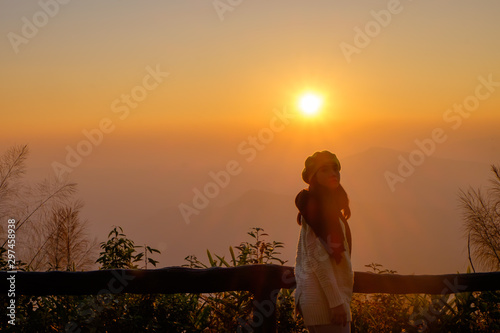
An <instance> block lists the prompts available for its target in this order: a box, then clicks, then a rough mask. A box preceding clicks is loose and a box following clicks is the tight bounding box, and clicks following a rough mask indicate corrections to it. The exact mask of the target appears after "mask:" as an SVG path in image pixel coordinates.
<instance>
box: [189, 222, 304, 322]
mask: <svg viewBox="0 0 500 333" xmlns="http://www.w3.org/2000/svg"><path fill="white" fill-rule="evenodd" d="M247 234H248V235H249V236H250V237H251V238H252V241H251V242H248V241H247V242H242V243H240V245H239V246H236V247H235V249H237V250H238V254H237V255H236V254H235V251H234V249H233V247H232V246H230V247H229V254H230V257H231V259H229V262H228V260H226V258H225V257H224V256H220V255H217V254H212V253H211V252H210V251H209V250H207V259H208V263H207V264H205V263H203V262H202V261H200V260H198V258H197V257H196V256H194V255H190V256H187V257H186V258H185V260H186V261H187V262H188V264H185V265H183V266H185V267H190V268H210V267H236V266H243V265H254V264H281V265H283V264H285V263H286V261H283V260H281V259H280V258H278V255H279V254H280V253H279V252H278V251H277V250H278V249H280V248H283V243H282V242H276V241H273V242H268V241H266V240H265V238H264V237H265V236H269V235H268V234H266V233H264V229H262V228H252V229H251V231H250V232H248V233H247ZM200 299H201V300H202V301H203V304H202V306H203V307H205V308H206V309H208V313H209V316H208V322H209V327H217V328H218V329H217V330H216V331H217V332H236V331H238V330H240V331H242V332H247V328H246V327H245V325H249V324H248V323H249V322H251V311H252V306H253V304H252V302H253V301H254V299H253V296H252V294H251V293H249V292H246V291H230V292H221V293H212V294H202V295H200ZM294 308H295V306H294V298H293V295H292V291H291V290H280V292H279V294H278V297H277V302H276V311H277V324H278V330H279V332H302V331H303V329H304V328H303V325H302V321H301V320H299V321H297V320H296V319H295V318H294V316H293V314H294Z"/></svg>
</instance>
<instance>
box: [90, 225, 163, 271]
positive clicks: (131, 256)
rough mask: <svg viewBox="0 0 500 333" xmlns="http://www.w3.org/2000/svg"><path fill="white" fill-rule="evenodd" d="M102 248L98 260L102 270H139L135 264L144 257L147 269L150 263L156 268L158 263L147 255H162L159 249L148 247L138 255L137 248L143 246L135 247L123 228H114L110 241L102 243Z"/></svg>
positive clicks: (109, 236) (109, 237)
mask: <svg viewBox="0 0 500 333" xmlns="http://www.w3.org/2000/svg"><path fill="white" fill-rule="evenodd" d="M100 247H101V249H103V251H102V252H101V253H100V254H99V258H98V259H97V260H96V262H97V263H99V264H101V267H100V269H116V268H124V269H135V268H138V266H137V265H136V264H135V263H136V262H138V261H140V260H141V259H142V258H143V257H144V258H145V260H144V266H145V268H147V264H148V262H149V263H150V264H152V265H153V266H155V267H156V264H157V263H158V261H157V260H154V259H152V258H148V256H147V254H148V252H149V253H150V254H153V253H160V251H158V250H157V249H153V248H151V247H149V246H146V245H144V252H140V253H136V248H138V247H141V246H136V245H134V241H133V240H131V239H128V238H126V236H125V234H124V233H123V229H122V228H121V227H114V228H113V230H111V232H110V233H109V234H108V241H107V242H101V244H100Z"/></svg>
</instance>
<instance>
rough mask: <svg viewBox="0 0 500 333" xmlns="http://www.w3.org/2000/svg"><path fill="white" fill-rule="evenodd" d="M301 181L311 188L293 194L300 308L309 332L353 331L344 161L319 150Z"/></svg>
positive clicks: (349, 244)
mask: <svg viewBox="0 0 500 333" xmlns="http://www.w3.org/2000/svg"><path fill="white" fill-rule="evenodd" d="M302 179H303V180H304V181H305V182H306V183H307V184H309V187H308V189H304V190H302V191H300V192H299V194H297V197H296V198H295V205H296V206H297V208H298V209H299V214H298V216H297V222H298V224H299V225H301V230H300V237H299V244H298V247H297V257H296V262H295V278H296V281H297V289H296V292H295V302H296V308H297V311H299V312H300V313H301V314H302V316H303V318H304V324H305V326H306V327H307V329H308V330H309V332H311V333H323V332H325V333H326V332H328V333H332V332H350V322H351V311H350V301H351V298H352V287H353V283H354V275H353V271H352V266H351V232H350V229H349V225H348V224H347V219H348V218H349V217H350V216H351V211H350V209H349V199H348V197H347V193H346V192H345V190H344V188H343V187H342V186H341V185H340V162H339V160H338V159H337V157H336V156H335V155H334V154H332V153H331V152H329V151H326V150H324V151H321V152H316V153H314V154H313V155H312V156H309V157H308V158H307V159H306V161H305V168H304V170H303V171H302Z"/></svg>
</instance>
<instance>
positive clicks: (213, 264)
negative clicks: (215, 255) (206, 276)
mask: <svg viewBox="0 0 500 333" xmlns="http://www.w3.org/2000/svg"><path fill="white" fill-rule="evenodd" d="M207 256H208V261H209V262H210V266H211V267H215V266H217V263H216V262H215V261H214V260H213V259H212V255H211V254H210V251H209V250H208V249H207Z"/></svg>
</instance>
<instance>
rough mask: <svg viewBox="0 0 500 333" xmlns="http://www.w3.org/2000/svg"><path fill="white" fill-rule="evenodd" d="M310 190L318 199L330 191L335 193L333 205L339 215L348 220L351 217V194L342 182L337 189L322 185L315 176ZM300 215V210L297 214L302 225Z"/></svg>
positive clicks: (298, 221)
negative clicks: (349, 194)
mask: <svg viewBox="0 0 500 333" xmlns="http://www.w3.org/2000/svg"><path fill="white" fill-rule="evenodd" d="M308 190H309V193H310V194H311V196H312V197H313V198H316V199H319V198H321V197H322V196H324V195H325V194H327V193H328V192H330V193H331V194H332V195H333V201H332V205H334V207H335V208H336V211H338V214H339V217H340V218H341V219H344V220H346V221H347V220H348V219H349V218H350V217H351V208H350V207H349V196H348V195H347V192H346V191H345V189H344V187H343V186H342V185H341V184H339V186H338V187H337V188H336V189H335V190H331V189H328V188H326V187H324V186H322V185H320V184H319V183H318V181H317V180H316V176H313V177H312V179H311V184H310V185H309V188H308ZM332 191H333V192H332ZM330 193H328V194H330ZM318 202H321V200H318ZM300 216H301V214H300V212H299V214H298V215H297V223H298V224H299V225H302V223H301V221H300Z"/></svg>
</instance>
